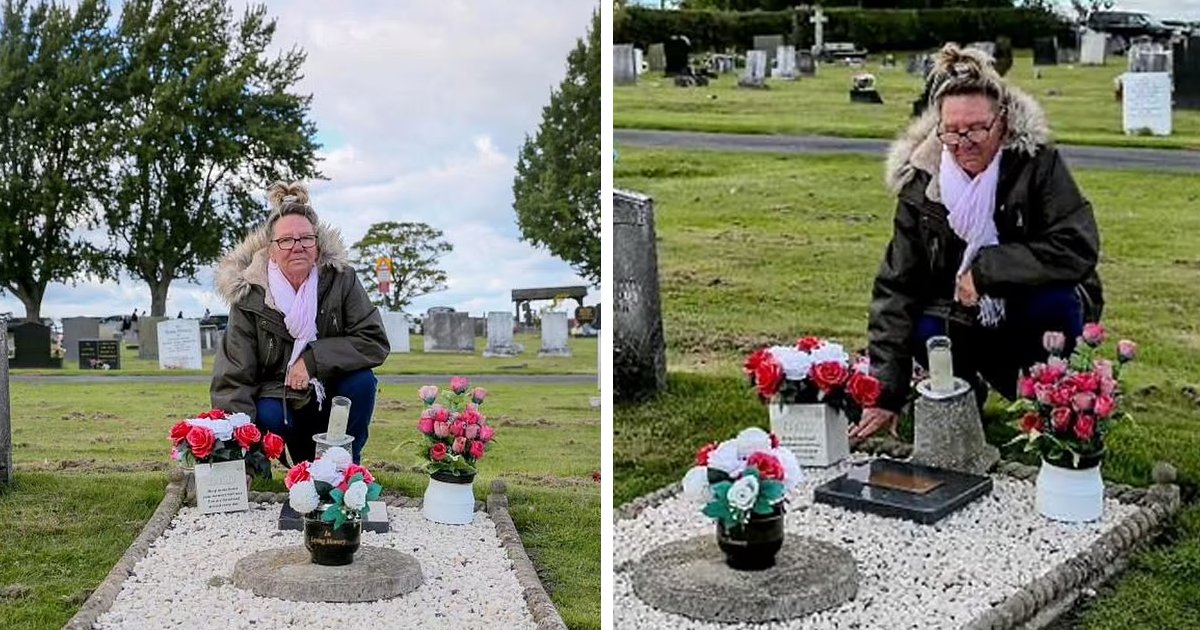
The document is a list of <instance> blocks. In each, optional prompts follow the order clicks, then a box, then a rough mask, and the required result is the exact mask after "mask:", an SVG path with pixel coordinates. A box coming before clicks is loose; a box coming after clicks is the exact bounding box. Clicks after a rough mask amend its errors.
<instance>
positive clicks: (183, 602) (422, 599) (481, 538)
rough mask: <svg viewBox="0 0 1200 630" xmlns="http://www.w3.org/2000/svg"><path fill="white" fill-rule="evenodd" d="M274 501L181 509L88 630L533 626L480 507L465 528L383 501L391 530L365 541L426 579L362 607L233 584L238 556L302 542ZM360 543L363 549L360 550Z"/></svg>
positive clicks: (493, 529)
mask: <svg viewBox="0 0 1200 630" xmlns="http://www.w3.org/2000/svg"><path fill="white" fill-rule="evenodd" d="M279 509H280V504H278V503H252V504H251V509H250V510H249V511H248V512H232V513H227V514H212V515H201V514H200V513H199V511H198V510H197V509H196V508H190V507H183V508H180V510H179V513H178V514H176V516H175V519H174V520H173V521H172V522H171V525H170V527H168V528H167V530H166V531H165V532H164V533H163V535H162V536H161V537H159V538H158V540H156V541H155V542H154V544H153V545H152V546H151V547H150V551H149V553H147V554H146V557H145V558H143V559H142V560H141V561H140V562H138V563H137V565H136V566H135V568H134V571H133V574H132V575H130V576H129V577H128V578H127V579H126V580H125V584H124V586H123V587H122V589H121V593H120V595H118V596H117V599H116V601H115V602H114V603H113V605H112V608H110V609H109V610H108V611H107V612H105V613H104V614H102V615H101V616H100V617H99V619H98V621H97V623H96V624H95V626H94V627H95V628H97V629H108V628H222V629H223V630H232V629H235V628H236V629H246V628H253V629H255V630H267V629H271V628H305V629H309V628H312V629H314V630H316V629H322V628H329V629H331V630H332V629H338V630H342V629H345V630H350V629H353V628H400V627H403V628H439V629H442V628H478V629H484V628H487V629H491V630H494V629H496V628H531V629H535V628H536V627H537V625H536V624H535V623H534V621H533V617H532V616H530V613H529V610H528V608H527V607H526V605H525V597H524V595H523V594H522V589H521V586H520V584H518V582H517V577H516V573H515V571H514V570H513V567H512V562H511V561H510V560H509V559H508V555H507V554H506V552H505V550H504V547H503V546H502V545H501V543H500V539H499V537H498V536H497V535H496V527H495V525H494V524H493V523H492V520H491V519H490V518H489V517H488V515H487V514H486V513H484V512H476V513H475V520H474V521H473V522H472V523H471V524H469V525H440V524H437V523H431V522H429V521H426V520H425V518H424V517H422V516H421V513H420V511H419V510H418V509H415V508H398V507H392V506H388V513H389V515H390V519H391V531H389V532H388V533H386V534H378V533H374V532H366V531H364V532H363V533H362V546H363V547H366V546H368V545H370V546H376V547H386V548H390V549H395V550H397V551H400V552H403V553H406V554H409V555H411V556H413V557H415V558H416V559H417V560H418V561H419V562H420V563H421V571H422V573H423V574H424V576H425V583H424V584H423V585H421V587H420V588H418V589H417V590H416V591H413V592H412V593H409V594H407V595H402V596H400V597H397V598H394V599H390V600H384V601H378V602H369V603H355V604H342V603H307V602H289V601H284V600H280V599H273V598H266V597H257V596H255V595H253V594H251V593H250V592H249V591H245V590H241V589H239V588H237V587H235V586H233V584H232V577H233V568H234V565H235V564H236V563H237V561H238V560H239V559H241V558H242V557H244V556H247V555H250V554H251V553H254V552H257V551H262V550H263V549H267V548H272V547H288V546H293V545H300V546H303V545H304V536H303V534H302V533H301V532H299V531H280V530H279V529H277V520H278V517H279ZM360 548H361V547H360Z"/></svg>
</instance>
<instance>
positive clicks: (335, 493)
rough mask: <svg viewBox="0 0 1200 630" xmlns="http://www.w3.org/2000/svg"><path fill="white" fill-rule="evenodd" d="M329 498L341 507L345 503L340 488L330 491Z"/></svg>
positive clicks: (344, 494) (343, 494)
mask: <svg viewBox="0 0 1200 630" xmlns="http://www.w3.org/2000/svg"><path fill="white" fill-rule="evenodd" d="M329 496H330V497H331V498H332V499H333V502H334V503H337V504H338V505H341V504H343V503H345V502H346V501H345V498H346V493H345V492H342V489H341V488H334V489H333V490H330V491H329Z"/></svg>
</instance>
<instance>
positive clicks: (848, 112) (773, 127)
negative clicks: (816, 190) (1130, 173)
mask: <svg viewBox="0 0 1200 630" xmlns="http://www.w3.org/2000/svg"><path fill="white" fill-rule="evenodd" d="M896 59H897V60H898V63H899V67H897V68H882V67H880V64H879V57H878V56H875V57H872V59H871V63H870V64H869V65H868V67H866V68H861V69H854V68H848V67H846V66H836V65H827V66H822V67H821V68H820V69H819V70H818V71H817V76H816V77H813V78H803V79H801V80H799V81H795V82H788V81H775V80H768V84H769V85H770V89H769V90H747V89H741V88H738V87H737V79H738V76H739V75H738V74H727V75H722V76H721V78H719V79H717V80H715V81H713V82H712V83H710V84H709V86H708V87H702V88H695V89H684V88H677V87H675V85H674V84H673V83H672V82H671V80H670V79H664V78H662V77H658V76H654V75H651V74H644V75H642V76H641V77H639V80H638V83H637V85H629V86H626V85H618V86H614V87H613V119H614V126H615V127H618V128H621V127H626V128H635V129H670V130H686V131H711V132H722V133H758V134H797V135H799V134H818V135H830V136H843V137H859V138H891V137H894V136H895V135H896V133H897V131H898V130H900V129H903V128H904V126H905V125H907V123H908V121H909V119H910V115H911V114H912V101H914V100H916V99H917V98H918V97H919V96H920V95H921V92H922V89H923V87H924V86H923V84H922V81H921V78H920V77H919V76H912V75H909V74H908V73H907V72H905V68H904V62H905V60H907V59H908V54H907V53H897V54H896ZM1124 68H1125V63H1124V58H1116V59H1110V60H1109V64H1108V65H1106V66H1066V65H1062V66H1052V67H1047V68H1043V69H1042V78H1041V79H1034V78H1033V58H1032V56H1031V55H1030V53H1029V52H1028V51H1022V52H1021V53H1019V56H1017V57H1016V59H1015V60H1014V63H1013V67H1012V69H1011V70H1010V71H1009V73H1008V75H1007V77H1006V78H1007V79H1008V80H1009V81H1012V82H1013V83H1015V84H1016V85H1018V86H1020V87H1021V88H1024V89H1025V90H1026V91H1027V92H1029V94H1030V95H1032V96H1033V97H1034V98H1036V99H1037V100H1038V102H1040V103H1041V104H1042V105H1043V106H1044V107H1045V108H1046V112H1047V114H1048V115H1049V118H1050V125H1051V129H1052V130H1053V131H1054V132H1055V137H1056V138H1057V140H1058V141H1059V142H1062V143H1066V144H1102V145H1113V146H1139V147H1157V148H1187V149H1200V111H1188V110H1177V111H1175V113H1174V116H1173V132H1174V134H1173V135H1171V136H1168V137H1145V136H1126V135H1125V134H1124V133H1123V132H1122V130H1121V103H1120V102H1119V101H1117V100H1116V99H1115V98H1114V96H1113V94H1114V92H1113V79H1115V78H1116V77H1117V76H1118V75H1120V74H1121V73H1122V72H1123V71H1124ZM859 72H870V73H872V74H874V75H875V77H876V82H875V84H876V88H877V89H878V90H879V94H880V96H882V97H883V101H884V104H883V105H860V104H851V103H850V102H849V96H848V93H849V90H850V78H851V77H852V76H853V75H855V74H857V73H859ZM738 73H739V74H740V73H741V69H739V70H738ZM622 157H624V156H623V154H622Z"/></svg>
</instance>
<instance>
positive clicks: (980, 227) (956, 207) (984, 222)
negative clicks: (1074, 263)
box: [938, 147, 1004, 326]
mask: <svg viewBox="0 0 1200 630" xmlns="http://www.w3.org/2000/svg"><path fill="white" fill-rule="evenodd" d="M1001 155H1002V153H1001V152H999V151H998V152H996V157H994V158H992V162H991V163H990V164H988V166H987V168H985V169H984V170H983V172H982V173H980V174H979V175H978V176H977V177H974V178H972V177H971V176H970V175H968V174H967V172H966V171H964V170H963V169H962V167H960V166H959V165H958V162H955V161H954V155H953V154H951V153H950V150H949V149H947V148H945V147H943V148H942V163H941V168H940V169H938V184H940V185H941V189H942V203H943V205H945V206H946V209H947V210H949V211H950V216H949V221H950V227H951V229H953V230H954V233H955V234H957V235H958V237H959V238H961V239H962V240H964V241H966V243H967V249H966V251H964V252H963V257H962V260H961V261H960V262H959V265H958V274H957V275H959V276H961V275H962V274H964V273H966V271H967V270H968V269H970V268H971V263H973V262H975V256H976V255H978V254H979V250H980V249H982V248H984V247H987V246H989V245H998V244H999V243H1000V241H999V239H998V237H997V234H996V221H995V219H994V217H993V215H994V214H995V211H996V185H997V184H998V183H999V181H1000V156H1001ZM1003 319H1004V301H1003V300H1001V299H998V298H993V297H989V296H986V295H981V296H979V321H980V322H981V323H983V325H984V326H995V325H997V324H999V323H1000V321H1001V320H1003Z"/></svg>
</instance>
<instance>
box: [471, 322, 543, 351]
mask: <svg viewBox="0 0 1200 630" xmlns="http://www.w3.org/2000/svg"><path fill="white" fill-rule="evenodd" d="M543 322H544V320H543ZM520 352H521V351H520V349H519V348H517V346H516V345H515V344H513V314H512V313H509V312H508V311H490V312H489V313H488V314H487V348H485V349H484V350H483V356H485V357H513V356H516V355H518V354H520Z"/></svg>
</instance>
